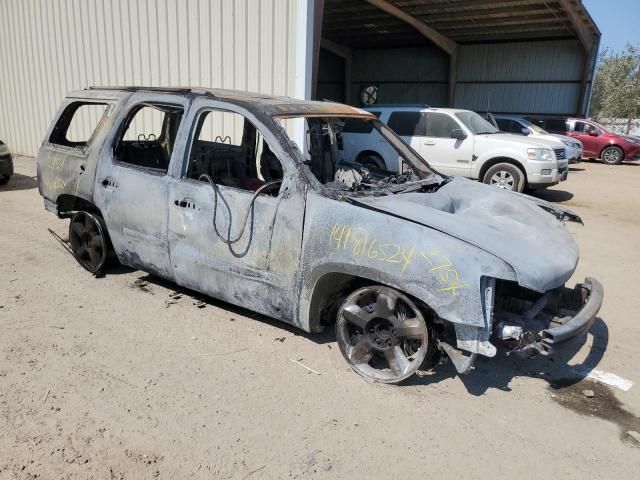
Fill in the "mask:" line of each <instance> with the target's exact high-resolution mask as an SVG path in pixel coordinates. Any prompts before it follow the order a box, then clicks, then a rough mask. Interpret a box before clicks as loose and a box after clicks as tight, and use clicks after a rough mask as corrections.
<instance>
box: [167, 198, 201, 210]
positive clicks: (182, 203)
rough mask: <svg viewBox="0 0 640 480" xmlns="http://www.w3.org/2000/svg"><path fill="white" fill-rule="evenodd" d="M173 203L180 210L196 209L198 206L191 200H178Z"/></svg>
mask: <svg viewBox="0 0 640 480" xmlns="http://www.w3.org/2000/svg"><path fill="white" fill-rule="evenodd" d="M173 203H175V205H176V207H180V208H196V204H195V203H194V201H193V200H191V199H190V198H183V199H182V200H176V201H175V202H173Z"/></svg>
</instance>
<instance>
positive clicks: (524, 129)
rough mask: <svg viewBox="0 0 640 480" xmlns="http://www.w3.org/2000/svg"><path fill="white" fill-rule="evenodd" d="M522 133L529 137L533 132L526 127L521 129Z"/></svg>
mask: <svg viewBox="0 0 640 480" xmlns="http://www.w3.org/2000/svg"><path fill="white" fill-rule="evenodd" d="M520 133H522V134H523V135H529V134H530V133H531V132H530V131H529V129H528V128H526V127H522V128H521V129H520Z"/></svg>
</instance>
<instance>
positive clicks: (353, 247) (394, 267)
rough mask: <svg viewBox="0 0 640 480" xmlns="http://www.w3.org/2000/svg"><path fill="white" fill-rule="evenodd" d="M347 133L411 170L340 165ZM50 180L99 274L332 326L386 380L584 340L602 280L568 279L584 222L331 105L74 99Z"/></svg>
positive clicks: (88, 93)
mask: <svg viewBox="0 0 640 480" xmlns="http://www.w3.org/2000/svg"><path fill="white" fill-rule="evenodd" d="M354 123H355V124H360V126H358V125H354ZM346 125H349V126H350V129H353V128H362V129H368V130H373V131H375V133H374V135H373V136H372V138H374V137H375V139H374V141H376V142H386V143H388V144H389V145H390V146H391V147H392V148H393V149H394V150H395V151H396V152H397V155H398V159H399V165H400V171H399V172H398V171H396V172H388V171H384V170H381V169H380V170H378V169H376V168H373V167H369V168H366V167H363V165H362V164H360V163H357V162H356V161H355V160H356V159H349V158H345V156H344V154H343V153H342V140H341V132H342V130H343V129H344V128H345V126H346ZM290 135H292V136H293V137H294V138H297V139H298V141H299V143H303V144H304V145H305V147H304V149H303V150H304V151H301V150H300V149H299V147H298V146H297V144H296V143H294V142H293V141H292V140H291V138H292V137H290ZM38 183H39V190H40V193H41V195H42V196H43V197H44V203H45V208H46V209H47V210H48V211H51V212H54V213H56V214H57V215H58V216H59V217H62V218H69V219H70V225H69V242H68V248H69V250H70V251H71V252H72V253H73V255H74V256H75V258H76V259H77V260H78V262H79V263H80V264H81V265H82V266H83V267H85V268H86V269H87V270H89V271H90V272H98V271H100V270H101V269H102V268H103V267H104V266H105V265H106V264H107V263H108V261H109V260H110V259H113V260H115V259H117V260H118V261H119V262H120V263H122V264H124V265H127V266H130V267H133V268H137V269H141V270H144V271H147V272H149V273H151V274H153V275H157V276H159V277H162V278H165V279H168V280H171V281H173V282H175V283H177V284H179V285H182V286H184V287H187V288H190V289H193V290H196V291H198V292H202V293H205V294H207V295H210V296H212V297H215V298H218V299H222V300H224V301H226V302H229V303H232V304H236V305H240V306H243V307H246V308H248V309H251V310H254V311H256V312H260V313H262V314H264V315H267V316H269V317H273V318H276V319H279V320H282V321H284V322H287V323H290V324H292V325H295V326H296V327H298V328H301V329H303V330H305V331H307V332H320V331H322V330H323V329H324V328H326V327H328V326H329V325H332V324H335V328H336V336H337V342H338V344H339V347H340V350H341V352H342V354H343V355H344V357H345V359H346V360H347V362H348V363H349V364H350V365H351V366H352V367H353V369H354V370H355V371H356V372H357V373H359V374H360V375H362V376H364V377H365V378H367V379H370V380H373V381H379V382H386V383H397V382H400V381H402V380H403V379H406V378H407V377H409V376H411V375H412V374H413V373H415V372H416V371H417V370H418V369H420V368H421V367H422V366H423V365H424V364H425V362H427V364H429V363H428V362H429V361H432V360H433V359H434V358H436V357H438V356H439V355H448V356H449V357H450V358H451V359H452V361H453V363H454V365H455V366H456V368H457V369H458V371H459V372H467V371H468V370H469V369H470V367H471V366H472V364H473V361H474V359H475V358H476V356H477V355H478V354H480V355H484V356H488V357H492V356H494V355H495V354H496V345H498V344H506V345H507V346H508V348H510V349H511V350H513V351H516V352H519V353H521V354H522V355H524V356H532V355H535V354H542V355H549V354H551V353H552V352H553V351H554V350H556V349H558V348H561V347H563V346H565V345H568V344H570V343H573V341H575V340H578V339H580V338H583V337H584V335H583V334H584V333H585V332H586V331H587V330H588V329H589V327H590V325H591V323H592V322H593V320H594V318H595V315H596V313H597V312H598V309H599V308H600V304H601V302H602V294H603V292H602V287H601V285H600V283H598V282H597V281H596V280H594V279H590V278H587V279H586V281H585V282H584V283H583V284H579V285H577V286H576V287H575V288H567V287H565V282H567V281H568V280H569V278H570V277H571V275H572V273H573V272H574V270H575V268H576V264H577V262H578V249H577V247H576V244H575V243H574V241H573V239H572V237H571V235H570V234H569V233H568V232H567V231H566V230H565V228H564V225H563V222H565V221H573V222H580V219H579V218H578V217H577V216H576V215H574V214H573V213H571V212H570V211H568V210H566V209H564V208H561V207H557V206H554V205H551V204H549V203H546V202H543V201H540V200H536V199H532V198H529V197H526V196H523V195H520V194H516V193H512V192H507V191H503V190H500V189H495V188H492V187H490V186H487V185H483V184H478V183H475V182H472V181H470V180H466V179H463V178H455V177H448V176H444V175H440V174H438V173H437V172H436V171H434V170H433V169H432V168H430V167H429V164H428V163H427V162H425V160H423V159H422V158H421V157H420V156H419V155H418V154H417V153H416V152H415V151H414V150H412V149H411V147H409V146H408V145H407V144H406V143H404V142H403V141H402V140H401V139H400V138H399V137H398V136H397V135H396V134H395V133H394V132H393V131H391V130H390V129H389V128H388V127H387V126H386V125H385V124H383V123H381V122H380V121H378V120H377V119H376V117H375V116H374V115H372V114H370V113H368V112H365V111H363V110H360V109H357V108H353V107H350V106H347V105H342V104H338V103H331V102H312V101H301V100H295V99H291V98H286V97H274V96H267V95H260V94H251V93H246V92H236V91H229V90H216V89H195V88H183V89H154V88H137V87H136V88H90V89H88V90H83V91H78V92H72V93H70V94H69V95H68V96H67V98H66V99H65V100H64V102H63V104H62V106H61V107H60V109H59V111H58V113H57V115H56V117H55V119H54V121H53V123H52V125H51V127H50V129H49V131H48V133H47V136H46V138H45V141H44V143H43V145H42V148H41V149H40V153H39V156H38ZM443 358H444V356H443ZM423 368H424V367H423Z"/></svg>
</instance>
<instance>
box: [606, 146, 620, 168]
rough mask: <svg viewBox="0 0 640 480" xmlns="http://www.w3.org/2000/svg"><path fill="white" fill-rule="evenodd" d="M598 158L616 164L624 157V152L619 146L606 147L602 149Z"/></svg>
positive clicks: (608, 163) (609, 163)
mask: <svg viewBox="0 0 640 480" xmlns="http://www.w3.org/2000/svg"><path fill="white" fill-rule="evenodd" d="M600 158H601V159H602V161H603V162H604V163H606V164H607V165H618V164H619V163H620V162H622V160H623V158H624V152H623V151H622V149H621V148H620V147H607V148H605V149H604V150H603V151H602V154H601V155H600Z"/></svg>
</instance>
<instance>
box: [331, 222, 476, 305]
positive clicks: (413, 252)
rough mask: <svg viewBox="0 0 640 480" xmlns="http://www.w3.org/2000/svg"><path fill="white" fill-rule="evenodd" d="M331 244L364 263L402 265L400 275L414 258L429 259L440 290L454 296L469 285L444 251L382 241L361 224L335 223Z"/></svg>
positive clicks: (428, 264)
mask: <svg viewBox="0 0 640 480" xmlns="http://www.w3.org/2000/svg"><path fill="white" fill-rule="evenodd" d="M329 245H330V246H331V247H332V248H334V249H335V250H337V251H344V252H347V253H348V254H349V255H351V256H352V257H353V258H355V259H356V260H358V259H362V260H364V261H365V262H371V261H382V262H386V263H395V264H398V265H399V266H400V274H402V273H404V272H405V270H406V269H407V268H408V267H409V265H411V264H413V262H414V258H416V257H418V256H419V257H420V258H422V259H424V260H425V261H426V262H427V267H428V272H429V274H430V275H431V276H433V277H435V278H436V280H437V281H438V282H439V283H440V284H441V288H439V291H440V292H443V293H448V294H450V295H452V296H454V297H455V296H456V295H457V294H458V290H460V289H463V288H467V287H468V286H469V285H468V284H466V283H463V282H461V281H460V275H459V274H458V271H457V269H456V268H455V266H454V265H453V262H452V261H451V260H449V258H447V257H446V256H445V255H444V254H442V253H440V252H439V251H438V250H435V249H432V250H424V251H419V250H418V248H417V247H416V245H410V246H407V245H400V244H399V243H396V242H386V241H381V240H379V239H378V238H376V237H373V236H371V235H369V232H368V231H367V230H365V229H364V228H362V227H356V228H353V227H350V226H349V225H344V224H343V225H338V224H334V225H333V227H332V228H331V233H330V235H329Z"/></svg>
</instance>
